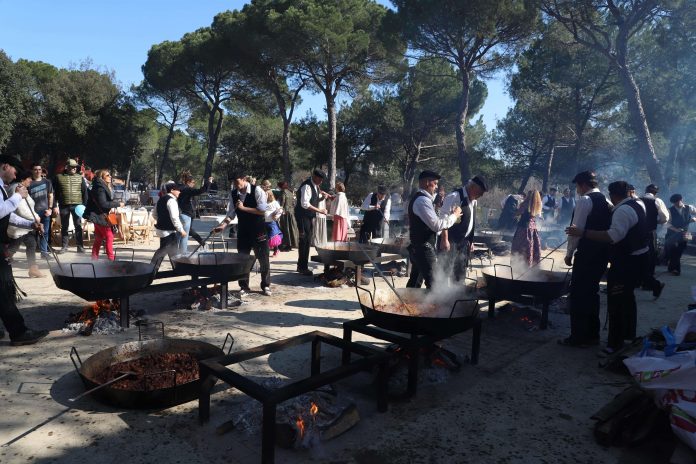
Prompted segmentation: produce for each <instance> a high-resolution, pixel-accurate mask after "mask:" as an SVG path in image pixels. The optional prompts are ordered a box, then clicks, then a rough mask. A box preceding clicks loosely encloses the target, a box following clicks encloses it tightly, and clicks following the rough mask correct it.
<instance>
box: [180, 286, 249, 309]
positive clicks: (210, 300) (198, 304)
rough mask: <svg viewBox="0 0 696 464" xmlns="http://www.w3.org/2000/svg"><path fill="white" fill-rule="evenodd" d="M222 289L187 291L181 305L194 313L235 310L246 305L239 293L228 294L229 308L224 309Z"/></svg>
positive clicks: (215, 287)
mask: <svg viewBox="0 0 696 464" xmlns="http://www.w3.org/2000/svg"><path fill="white" fill-rule="evenodd" d="M220 293H221V287H220V286H219V285H215V286H213V287H212V288H207V287H206V288H202V289H199V288H192V289H189V290H185V291H184V292H183V294H182V295H181V304H183V305H184V306H185V307H186V308H187V309H190V310H193V311H220V310H223V309H229V308H235V307H237V306H241V305H242V304H244V303H245V302H244V300H242V297H241V295H240V294H239V292H233V291H228V292H227V308H222V298H221V294H220Z"/></svg>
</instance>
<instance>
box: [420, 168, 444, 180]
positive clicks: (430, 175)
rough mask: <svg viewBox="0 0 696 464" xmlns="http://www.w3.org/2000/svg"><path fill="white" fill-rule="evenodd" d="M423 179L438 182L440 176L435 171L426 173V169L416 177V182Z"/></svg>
mask: <svg viewBox="0 0 696 464" xmlns="http://www.w3.org/2000/svg"><path fill="white" fill-rule="evenodd" d="M423 179H435V180H440V174H438V173H437V172H435V171H428V170H427V169H426V170H425V171H421V173H420V174H419V175H418V180H423Z"/></svg>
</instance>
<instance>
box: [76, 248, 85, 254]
mask: <svg viewBox="0 0 696 464" xmlns="http://www.w3.org/2000/svg"><path fill="white" fill-rule="evenodd" d="M77 252H78V253H84V252H85V248H84V247H77Z"/></svg>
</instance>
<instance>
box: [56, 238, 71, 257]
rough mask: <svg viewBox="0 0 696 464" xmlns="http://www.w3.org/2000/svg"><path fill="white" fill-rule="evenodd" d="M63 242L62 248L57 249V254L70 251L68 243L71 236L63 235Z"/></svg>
mask: <svg viewBox="0 0 696 464" xmlns="http://www.w3.org/2000/svg"><path fill="white" fill-rule="evenodd" d="M62 239H63V244H62V247H61V249H60V250H58V251H56V253H57V254H59V255H62V254H63V253H66V252H67V251H68V244H69V243H70V237H68V236H67V235H66V236H63V237H62Z"/></svg>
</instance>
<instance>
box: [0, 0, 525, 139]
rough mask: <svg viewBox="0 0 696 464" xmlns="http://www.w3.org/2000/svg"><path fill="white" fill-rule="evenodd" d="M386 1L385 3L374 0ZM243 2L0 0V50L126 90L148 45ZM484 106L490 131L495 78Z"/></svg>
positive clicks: (498, 103) (496, 114)
mask: <svg viewBox="0 0 696 464" xmlns="http://www.w3.org/2000/svg"><path fill="white" fill-rule="evenodd" d="M379 1H380V3H383V4H385V5H387V6H389V5H390V4H389V3H388V2H387V1H384V0H379ZM245 3H246V1H243V0H225V1H223V0H199V1H192V0H140V1H136V0H119V1H103V0H102V1H100V0H0V24H2V26H0V49H2V50H4V51H5V53H7V54H8V55H9V56H10V57H11V58H12V59H13V60H17V59H20V58H24V59H28V60H32V61H44V62H46V63H50V64H52V65H54V66H58V67H71V66H73V67H74V66H77V65H79V64H80V63H81V62H84V61H85V60H90V61H91V62H92V65H93V66H94V67H96V68H98V69H102V70H113V71H114V72H115V75H116V79H117V80H118V81H119V82H120V83H121V85H122V86H123V87H124V88H126V89H127V88H128V87H129V86H130V85H131V84H134V83H138V82H140V80H141V79H142V73H141V71H140V67H141V66H142V64H143V63H144V62H145V59H146V58H147V51H148V50H149V49H150V47H151V46H152V45H153V44H156V43H159V42H162V41H164V40H177V39H179V38H180V37H181V36H182V35H183V34H185V33H186V32H190V31H193V30H195V29H197V28H199V27H204V26H208V25H210V23H211V21H212V19H213V17H214V16H215V14H216V13H219V12H220V11H224V10H230V9H238V8H241V7H242V6H243V5H244V4H245ZM487 84H488V100H487V101H486V104H485V106H484V108H483V110H482V114H483V118H484V122H485V123H486V126H487V127H488V128H489V129H490V128H492V127H494V125H495V120H496V118H498V119H499V118H502V117H503V116H504V115H505V113H506V111H507V108H508V107H509V106H510V104H511V103H510V99H509V97H508V96H507V95H506V94H505V92H504V83H503V82H502V80H500V79H495V80H492V81H488V82H487ZM303 99H304V103H303V105H302V107H301V108H300V109H299V112H298V113H296V114H298V116H303V115H304V114H305V112H306V111H307V110H309V109H311V110H312V111H313V112H314V113H315V114H316V115H317V116H318V117H320V118H321V117H324V114H325V113H324V110H323V108H324V104H323V97H322V96H320V95H309V94H307V95H304V96H303Z"/></svg>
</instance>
